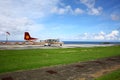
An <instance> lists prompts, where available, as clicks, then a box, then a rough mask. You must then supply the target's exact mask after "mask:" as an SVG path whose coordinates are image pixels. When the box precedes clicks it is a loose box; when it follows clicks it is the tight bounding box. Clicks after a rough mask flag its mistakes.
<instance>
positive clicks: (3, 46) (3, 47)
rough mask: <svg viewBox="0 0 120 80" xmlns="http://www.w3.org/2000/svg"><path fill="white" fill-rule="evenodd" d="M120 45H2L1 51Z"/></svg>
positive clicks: (0, 46)
mask: <svg viewBox="0 0 120 80" xmlns="http://www.w3.org/2000/svg"><path fill="white" fill-rule="evenodd" d="M117 45H120V44H63V45H62V46H55V45H54V46H43V45H0V50H14V49H15V50H16V49H18V50H19V49H55V48H80V47H86V48H87V47H107V46H117Z"/></svg>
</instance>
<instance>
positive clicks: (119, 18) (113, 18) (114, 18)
mask: <svg viewBox="0 0 120 80" xmlns="http://www.w3.org/2000/svg"><path fill="white" fill-rule="evenodd" d="M110 17H111V19H112V20H114V21H117V20H120V15H117V14H111V15H110Z"/></svg>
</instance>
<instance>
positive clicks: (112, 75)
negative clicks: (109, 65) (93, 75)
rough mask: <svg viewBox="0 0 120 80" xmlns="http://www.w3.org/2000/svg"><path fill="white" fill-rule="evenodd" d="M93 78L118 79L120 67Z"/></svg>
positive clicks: (102, 79) (99, 79)
mask: <svg viewBox="0 0 120 80" xmlns="http://www.w3.org/2000/svg"><path fill="white" fill-rule="evenodd" d="M95 80H120V69H119V70H116V71H113V72H111V73H108V74H106V75H104V76H101V77H99V78H97V79H95Z"/></svg>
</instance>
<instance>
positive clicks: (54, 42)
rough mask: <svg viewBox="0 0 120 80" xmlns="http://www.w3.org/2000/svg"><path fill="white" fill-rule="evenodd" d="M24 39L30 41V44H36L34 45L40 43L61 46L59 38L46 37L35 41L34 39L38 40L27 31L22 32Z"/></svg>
mask: <svg viewBox="0 0 120 80" xmlns="http://www.w3.org/2000/svg"><path fill="white" fill-rule="evenodd" d="M24 40H25V41H26V42H32V44H36V45H38V44H42V45H44V46H51V45H57V44H59V45H60V46H62V44H63V42H60V41H59V39H46V40H40V42H36V40H38V38H33V37H31V36H30V34H29V32H25V33H24ZM28 44H29V43H28Z"/></svg>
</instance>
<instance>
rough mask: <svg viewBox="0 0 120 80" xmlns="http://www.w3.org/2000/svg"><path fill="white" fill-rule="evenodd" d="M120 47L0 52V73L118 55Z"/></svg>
mask: <svg viewBox="0 0 120 80" xmlns="http://www.w3.org/2000/svg"><path fill="white" fill-rule="evenodd" d="M119 49H120V46H112V47H93V48H59V49H29V50H0V73H4V72H11V71H16V70H25V69H34V68H40V67H44V66H52V65H59V64H69V63H74V62H80V61H88V60H94V59H98V58H105V57H110V56H117V55H120V51H119Z"/></svg>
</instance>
